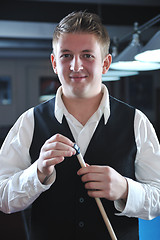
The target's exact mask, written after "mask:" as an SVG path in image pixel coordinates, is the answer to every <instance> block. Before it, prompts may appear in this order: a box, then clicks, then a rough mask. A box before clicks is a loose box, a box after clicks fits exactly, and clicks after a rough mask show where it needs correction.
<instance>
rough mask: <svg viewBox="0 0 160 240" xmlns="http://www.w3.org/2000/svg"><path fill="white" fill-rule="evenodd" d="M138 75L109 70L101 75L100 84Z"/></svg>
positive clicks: (134, 72)
mask: <svg viewBox="0 0 160 240" xmlns="http://www.w3.org/2000/svg"><path fill="white" fill-rule="evenodd" d="M138 74H139V73H138V72H136V71H117V70H110V69H109V71H108V72H107V73H105V74H102V82H106V81H118V80H120V78H121V77H128V76H134V75H138Z"/></svg>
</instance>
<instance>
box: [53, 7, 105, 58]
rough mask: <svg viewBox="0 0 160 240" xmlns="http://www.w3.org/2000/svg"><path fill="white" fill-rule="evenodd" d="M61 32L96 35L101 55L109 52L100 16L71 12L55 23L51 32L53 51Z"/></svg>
mask: <svg viewBox="0 0 160 240" xmlns="http://www.w3.org/2000/svg"><path fill="white" fill-rule="evenodd" d="M63 33H90V34H94V35H95V36H96V37H97V40H98V41H99V43H100V44H101V52H102V57H103V58H104V57H105V56H106V55H107V54H108V52H109V45H110V38H109V35H108V32H107V29H106V28H105V27H104V26H103V24H102V22H101V19H100V17H99V16H98V15H97V14H94V13H88V12H86V11H79V12H72V13H70V14H69V15H67V16H66V17H64V18H63V19H62V20H61V21H60V23H59V24H58V25H57V27H56V29H55V31H54V34H53V51H54V47H55V45H56V43H57V42H58V39H59V38H60V36H61V35H62V34H63Z"/></svg>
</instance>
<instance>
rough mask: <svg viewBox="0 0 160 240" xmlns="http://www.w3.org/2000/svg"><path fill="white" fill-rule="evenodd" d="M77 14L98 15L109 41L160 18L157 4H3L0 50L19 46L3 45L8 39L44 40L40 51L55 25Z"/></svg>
mask: <svg viewBox="0 0 160 240" xmlns="http://www.w3.org/2000/svg"><path fill="white" fill-rule="evenodd" d="M78 10H87V11H90V12H94V13H97V14H98V15H99V16H100V17H101V19H102V22H103V24H104V25H106V26H107V28H108V31H109V35H110V37H111V39H112V38H113V37H118V38H122V36H124V35H126V34H128V32H130V31H131V30H133V24H134V22H138V23H139V25H143V24H144V23H146V22H147V21H149V20H150V19H152V18H154V17H155V16H157V15H159V14H160V0H57V1H55V0H25V1H24V0H20V1H15V0H12V1H8V0H2V1H1V3H0V49H1V50H3V49H2V48H4V45H6V47H7V46H10V47H11V45H12V46H22V42H21V44H20V43H19V42H15V41H14V42H13V41H10V42H7V41H6V40H8V39H9V40H10V39H11V38H12V40H13V39H14V40H15V39H16V38H21V39H22V38H23V39H26V38H30V39H39V40H42V39H43V42H42V43H39V44H40V45H39V47H41V44H42V45H43V47H44V48H45V46H46V48H47V47H48V44H50V42H44V39H47V41H48V40H51V38H52V34H53V28H54V27H55V24H56V23H58V22H59V21H60V20H61V19H62V18H63V17H64V16H66V15H67V14H68V13H70V12H72V11H78ZM53 26H54V27H53ZM159 27H160V23H158V24H156V25H155V28H156V29H154V28H153V32H152V31H151V33H150V34H149V32H147V34H146V35H145V34H144V36H145V38H144V39H145V41H147V40H148V39H147V38H150V37H151V36H152V35H153V33H154V32H156V31H157V28H159ZM7 44H8V45H7ZM14 44H17V45H14ZM26 44H28V43H26ZM31 45H32V46H33V47H34V48H35V46H36V45H37V43H35V42H33V41H32V42H31V43H29V46H30V47H31ZM23 46H25V42H23ZM26 46H27V45H26ZM37 46H38V45H37Z"/></svg>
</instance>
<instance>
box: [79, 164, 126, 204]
mask: <svg viewBox="0 0 160 240" xmlns="http://www.w3.org/2000/svg"><path fill="white" fill-rule="evenodd" d="M77 174H78V175H81V176H82V177H81V179H82V182H84V183H85V188H86V189H87V190H88V195H89V196H90V197H94V198H95V197H98V198H106V199H108V200H112V201H115V200H118V199H123V200H126V199H127V195H128V184H127V180H126V179H125V178H124V177H123V176H122V175H120V174H119V173H118V172H117V171H115V170H114V169H113V168H111V167H108V166H93V165H92V166H88V165H87V167H83V168H80V169H79V171H78V172H77Z"/></svg>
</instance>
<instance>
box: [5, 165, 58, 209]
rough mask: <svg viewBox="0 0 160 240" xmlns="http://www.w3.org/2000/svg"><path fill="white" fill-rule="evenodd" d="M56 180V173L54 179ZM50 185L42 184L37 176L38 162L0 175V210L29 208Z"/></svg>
mask: <svg viewBox="0 0 160 240" xmlns="http://www.w3.org/2000/svg"><path fill="white" fill-rule="evenodd" d="M54 180H55V174H54V175H53V177H52V181H54ZM50 186H51V184H50V185H44V184H41V182H40V181H39V179H38V176H37V162H35V163H34V164H32V165H31V166H30V167H28V168H27V169H25V170H20V171H18V172H16V173H14V174H10V176H7V175H6V176H5V175H3V176H1V177H0V196H1V197H0V210H1V211H3V212H5V213H12V212H17V211H21V210H23V209H25V208H27V207H28V206H29V205H30V204H32V202H34V200H35V199H36V198H37V197H38V196H39V195H40V194H41V193H42V192H44V191H46V190H47V189H49V187H50Z"/></svg>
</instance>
